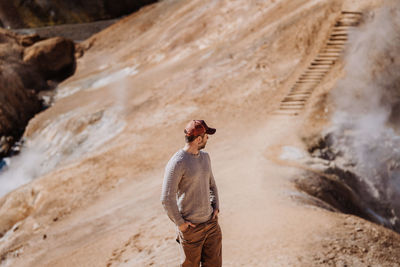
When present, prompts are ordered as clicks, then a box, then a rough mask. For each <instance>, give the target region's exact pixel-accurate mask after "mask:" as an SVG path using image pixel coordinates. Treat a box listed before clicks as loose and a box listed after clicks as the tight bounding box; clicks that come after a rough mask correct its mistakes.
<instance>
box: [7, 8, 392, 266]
mask: <svg viewBox="0 0 400 267" xmlns="http://www.w3.org/2000/svg"><path fill="white" fill-rule="evenodd" d="M380 4H381V3H380V1H327V0H326V1H323V0H313V1H305V0H304V1H302V0H296V1H289V0H280V1H211V0H209V1H204V0H201V1H200V0H198V1H164V2H161V3H158V4H157V5H153V6H150V7H147V8H145V9H143V10H141V11H140V12H138V13H137V14H134V15H132V16H130V17H127V18H125V19H123V20H122V21H120V22H119V23H117V24H115V25H113V26H111V27H109V28H107V29H106V30H104V31H103V32H101V33H99V34H97V35H95V36H94V37H92V38H91V39H89V40H87V41H86V43H87V44H88V45H89V44H90V46H91V48H90V49H89V50H88V51H87V53H85V55H84V57H82V58H81V59H79V62H78V69H77V72H76V74H75V75H74V76H73V77H71V78H70V79H68V80H67V81H65V82H63V83H62V84H61V85H60V86H59V89H58V97H57V100H56V102H55V104H54V105H53V106H52V107H51V108H49V109H48V110H46V111H45V112H43V113H41V114H39V115H37V116H36V117H35V118H34V119H33V120H32V121H31V122H30V124H29V126H28V129H27V131H26V133H25V137H26V138H27V139H28V140H31V143H30V144H31V145H30V146H31V147H32V148H35V146H38V144H40V143H41V142H43V140H42V139H45V140H47V141H48V142H50V143H51V144H52V145H53V146H52V148H46V149H45V150H43V151H42V152H41V153H40V154H39V155H38V156H37V157H36V158H37V159H38V160H39V161H40V160H43V162H51V163H52V164H54V168H53V169H50V170H49V172H47V173H44V174H41V175H40V177H37V178H36V179H35V180H33V181H32V182H30V183H29V184H27V185H26V186H23V187H20V188H18V189H16V190H14V191H13V192H11V193H10V194H8V195H6V196H4V197H3V198H2V199H1V200H0V204H2V206H1V209H0V213H1V216H9V217H8V218H9V222H8V225H10V226H9V227H8V229H7V230H8V231H7V232H6V234H5V235H4V237H3V238H2V239H1V243H0V255H1V261H0V266H178V264H179V250H178V244H177V243H176V242H175V227H174V225H173V224H172V222H171V221H169V219H168V217H167V215H166V214H165V213H164V211H163V209H162V206H161V203H160V193H161V184H162V178H163V171H164V166H165V164H166V162H167V161H168V159H169V158H170V156H171V155H172V154H173V153H174V152H175V151H176V150H178V149H179V148H180V147H182V146H183V145H184V143H183V142H184V139H183V134H182V132H183V127H184V125H185V124H186V123H187V121H188V120H190V119H192V118H203V119H205V120H206V121H207V123H208V124H209V125H210V126H212V127H216V128H217V133H216V135H214V136H212V137H210V139H209V142H208V144H207V147H206V151H207V152H209V153H210V156H211V160H212V167H213V172H214V176H215V178H216V183H217V186H218V189H219V194H220V198H221V199H220V203H221V213H220V216H219V223H220V225H221V228H222V232H223V265H224V266H320V265H327V266H368V265H370V266H398V262H400V258H399V255H400V247H399V245H398V244H400V243H399V241H400V237H399V235H398V234H397V233H394V232H392V231H390V230H387V229H385V228H383V227H380V226H377V225H375V224H372V223H369V222H367V221H365V220H362V219H360V218H357V217H354V216H350V215H344V214H340V213H333V212H328V211H326V210H323V209H321V208H317V207H313V206H310V205H305V204H301V202H299V201H296V199H299V198H306V196H303V195H302V194H301V193H299V192H297V191H296V190H295V189H294V186H293V184H292V182H291V181H292V179H293V178H296V177H298V176H300V175H302V172H303V167H304V166H301V164H297V165H296V164H293V161H295V160H296V159H299V158H302V157H306V154H305V153H306V152H305V147H304V144H303V143H302V141H301V135H303V136H304V135H307V134H311V133H312V132H313V131H316V129H320V128H321V127H322V126H323V124H324V123H326V119H325V120H323V119H321V120H317V119H315V120H312V121H311V122H310V121H309V120H310V118H313V117H311V115H310V114H312V112H313V111H314V110H315V109H316V105H317V104H316V103H318V100H319V99H320V96H321V95H322V94H323V93H326V92H327V91H329V89H330V88H331V86H332V85H333V84H334V83H335V81H336V80H337V79H339V78H340V77H341V75H342V68H341V66H342V65H343V62H339V64H338V66H337V67H335V68H334V69H333V70H332V71H331V73H329V75H328V76H327V77H326V79H325V80H324V81H323V82H322V83H321V84H320V86H319V87H318V88H316V91H315V93H314V94H313V96H312V98H311V99H310V101H309V104H308V105H307V106H306V109H305V110H304V112H303V113H301V114H300V115H299V116H292V117H290V116H276V115H272V112H273V111H274V110H275V109H276V108H277V107H278V106H279V102H280V100H281V99H282V97H284V96H285V95H286V93H287V92H288V90H289V87H290V86H291V85H292V84H293V83H294V81H295V80H296V78H297V76H298V75H299V74H301V72H302V71H303V70H304V68H306V66H307V65H308V63H309V62H310V61H311V60H312V59H313V57H314V56H315V54H316V53H317V52H318V50H319V48H320V47H321V46H322V44H323V43H324V42H325V41H326V38H327V37H328V35H329V29H330V28H331V27H332V25H333V23H334V22H335V19H336V18H337V16H338V15H339V14H340V11H341V10H343V9H345V10H356V11H363V10H364V9H366V8H372V7H373V6H379V5H380ZM99 112H100V113H99ZM66 114H67V115H66ZM99 114H100V115H99ZM121 122H123V123H122V124H121ZM304 125H309V127H307V128H306V129H305V127H304ZM67 133H68V134H70V133H72V135H67ZM85 133H87V134H85ZM63 136H72V137H71V139H72V141H73V142H72V141H71V140H69V141H68V142H67V141H66V140H64V139H63V138H62V137H63ZM75 137H76V138H75ZM78 137H79V138H78ZM74 138H75V139H76V140H75V139H74ZM52 140H57V142H52ZM71 147H72V148H73V149H72V148H71ZM285 149H286V150H288V151H291V152H289V153H288V152H285V151H286V150H285ZM53 150H55V151H58V152H59V153H58V154H54V155H57V156H55V157H51V158H49V157H44V156H43V154H44V155H46V153H47V154H49V153H52V152H53ZM71 150H72V151H71ZM76 151H78V152H79V153H78V152H76ZM39 163H40V162H39ZM39 165H40V164H39ZM52 166H53V165H52ZM12 209H14V210H15V209H19V210H23V211H24V216H18V215H15V213H13V212H11V211H12ZM19 215H20V214H19ZM3 218H4V217H3ZM4 225H7V224H4ZM4 225H3V226H2V227H4Z"/></svg>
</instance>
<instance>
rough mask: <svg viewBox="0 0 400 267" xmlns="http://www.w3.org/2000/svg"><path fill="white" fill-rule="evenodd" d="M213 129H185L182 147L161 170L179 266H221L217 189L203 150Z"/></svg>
mask: <svg viewBox="0 0 400 267" xmlns="http://www.w3.org/2000/svg"><path fill="white" fill-rule="evenodd" d="M215 131H216V129H214V128H210V127H208V126H207V124H206V123H205V122H204V121H203V120H192V121H191V122H189V124H188V125H187V126H186V128H185V130H184V133H185V141H186V144H185V146H184V148H182V149H180V150H179V151H178V152H176V153H175V154H174V155H173V156H172V158H171V159H170V160H169V162H168V164H167V166H166V167H165V175H164V182H163V186H162V194H161V202H162V204H163V206H164V209H165V211H166V212H167V215H168V217H169V218H170V219H171V221H173V222H174V223H175V225H176V230H177V240H176V241H177V242H178V243H180V246H181V252H182V253H181V255H182V263H181V266H182V267H198V266H199V265H200V262H201V266H202V267H220V266H222V233H221V228H220V226H219V224H218V213H219V200H218V190H217V186H216V184H215V181H214V176H213V173H212V170H211V161H210V157H209V155H208V153H207V152H203V151H200V150H201V149H203V148H205V146H206V144H207V140H208V135H211V134H214V133H215Z"/></svg>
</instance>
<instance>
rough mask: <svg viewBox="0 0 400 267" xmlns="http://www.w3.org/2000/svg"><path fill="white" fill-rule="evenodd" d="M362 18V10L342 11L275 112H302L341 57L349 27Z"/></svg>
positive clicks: (291, 114)
mask: <svg viewBox="0 0 400 267" xmlns="http://www.w3.org/2000/svg"><path fill="white" fill-rule="evenodd" d="M361 18H362V13H360V12H353V11H342V12H341V14H340V16H339V18H338V20H337V21H336V24H335V25H334V27H333V29H332V33H331V35H330V37H329V39H328V41H327V42H326V44H325V46H324V47H323V48H322V49H321V50H320V52H319V53H318V55H317V56H316V58H314V60H313V61H312V62H311V63H310V65H309V66H308V68H307V69H306V70H305V71H304V72H303V73H302V74H301V75H300V77H299V78H298V79H297V81H296V83H295V84H294V85H293V86H292V87H291V89H290V91H289V93H288V94H287V95H286V97H285V98H284V99H283V100H282V101H281V103H280V106H279V108H278V110H276V111H275V112H274V114H276V115H289V116H296V115H298V114H300V112H301V111H302V110H303V108H304V106H305V105H306V102H307V100H308V99H309V98H310V96H311V94H312V92H313V91H314V89H315V88H316V87H317V85H318V84H319V83H320V82H321V81H322V79H323V78H324V77H325V75H326V74H327V73H328V72H329V71H330V70H331V69H332V67H333V65H334V64H335V62H336V61H337V60H338V59H339V57H340V55H341V53H342V52H343V50H344V47H345V45H346V43H347V41H348V31H349V29H350V28H352V27H357V26H358V25H359V24H360V21H361Z"/></svg>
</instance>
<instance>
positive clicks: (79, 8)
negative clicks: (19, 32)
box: [0, 0, 157, 29]
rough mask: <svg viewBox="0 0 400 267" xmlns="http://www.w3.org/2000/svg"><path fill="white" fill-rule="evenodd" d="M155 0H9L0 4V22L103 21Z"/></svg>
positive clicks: (18, 25)
mask: <svg viewBox="0 0 400 267" xmlns="http://www.w3.org/2000/svg"><path fill="white" fill-rule="evenodd" d="M154 2H157V0H134V1H124V0H114V1H112V0H90V1H78V0H72V1H62V0H40V1H38V0H34V1H22V0H11V1H2V2H1V3H0V23H1V25H2V27H6V28H12V29H16V28H35V27H43V26H49V25H57V24H72V23H84V22H92V21H97V20H106V19H111V18H117V17H121V16H123V15H127V14H130V13H132V12H134V11H136V10H138V9H140V8H141V7H143V6H145V5H148V4H151V3H154Z"/></svg>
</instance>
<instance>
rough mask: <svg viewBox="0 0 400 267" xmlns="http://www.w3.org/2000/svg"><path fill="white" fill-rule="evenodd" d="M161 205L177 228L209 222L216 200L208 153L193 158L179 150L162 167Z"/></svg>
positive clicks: (215, 187) (216, 206) (216, 191)
mask: <svg viewBox="0 0 400 267" xmlns="http://www.w3.org/2000/svg"><path fill="white" fill-rule="evenodd" d="M161 203H162V204H163V206H164V209H165V211H166V212H167V214H168V217H169V218H170V219H171V220H172V221H173V222H174V223H175V224H176V225H177V226H180V225H181V224H183V223H184V222H185V221H190V222H192V223H195V224H196V223H202V222H205V221H208V220H209V219H211V217H212V213H213V209H219V200H218V190H217V186H216V184H215V180H214V176H213V174H212V170H211V161H210V156H209V155H208V153H206V152H203V151H200V152H199V154H197V155H193V154H191V153H189V152H186V151H184V150H183V149H180V150H179V151H178V152H176V153H175V154H174V155H173V156H172V158H171V159H170V160H169V162H168V164H167V166H166V167H165V175H164V182H163V185H162V193H161Z"/></svg>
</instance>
